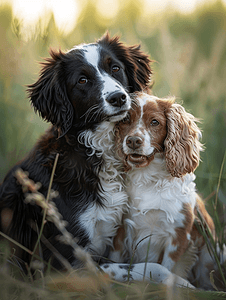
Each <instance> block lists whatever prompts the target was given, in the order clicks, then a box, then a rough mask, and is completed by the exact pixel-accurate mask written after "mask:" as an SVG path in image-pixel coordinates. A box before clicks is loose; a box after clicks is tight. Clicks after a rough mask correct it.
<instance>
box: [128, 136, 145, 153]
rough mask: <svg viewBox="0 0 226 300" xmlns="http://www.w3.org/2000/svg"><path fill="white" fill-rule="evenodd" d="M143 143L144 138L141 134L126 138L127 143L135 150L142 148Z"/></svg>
mask: <svg viewBox="0 0 226 300" xmlns="http://www.w3.org/2000/svg"><path fill="white" fill-rule="evenodd" d="M142 143H143V140H142V138H140V137H139V136H128V137H127V139H126V145H127V146H128V147H129V148H130V149H133V150H135V149H138V148H140V147H141V145H142Z"/></svg>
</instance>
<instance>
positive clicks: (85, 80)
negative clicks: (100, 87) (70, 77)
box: [78, 76, 88, 84]
mask: <svg viewBox="0 0 226 300" xmlns="http://www.w3.org/2000/svg"><path fill="white" fill-rule="evenodd" d="M87 82H88V79H87V78H86V77H85V76H82V77H80V78H79V80H78V83H79V84H86V83H87Z"/></svg>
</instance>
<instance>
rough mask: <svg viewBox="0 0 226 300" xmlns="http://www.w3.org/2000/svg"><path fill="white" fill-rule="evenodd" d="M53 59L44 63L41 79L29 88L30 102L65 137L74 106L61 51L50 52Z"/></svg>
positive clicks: (70, 122) (70, 123)
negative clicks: (68, 94)
mask: <svg viewBox="0 0 226 300" xmlns="http://www.w3.org/2000/svg"><path fill="white" fill-rule="evenodd" d="M50 55H51V58H47V59H46V60H45V62H44V63H42V66H43V68H42V70H41V73H40V76H39V79H38V80H37V81H36V82H35V83H34V84H31V85H29V86H28V89H27V91H28V93H29V96H30V101H31V103H32V105H33V107H34V109H35V111H37V112H38V113H39V114H40V115H41V117H42V118H43V119H44V120H46V121H49V122H51V123H52V124H53V125H54V126H56V127H57V128H58V129H59V132H60V135H61V136H63V135H65V134H66V133H67V132H68V130H69V129H70V128H71V126H72V121H73V106H72V104H71V102H70V101H69V99H68V96H67V92H66V84H65V79H64V74H63V68H62V61H63V58H64V56H65V54H64V53H62V52H61V51H53V50H50Z"/></svg>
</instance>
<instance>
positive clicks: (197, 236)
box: [191, 195, 215, 248]
mask: <svg viewBox="0 0 226 300" xmlns="http://www.w3.org/2000/svg"><path fill="white" fill-rule="evenodd" d="M197 209H198V211H199V213H200V215H201V216H202V219H203V221H204V224H203V227H204V229H205V230H206V233H207V234H208V232H207V226H208V228H209V230H210V232H211V233H212V235H213V238H215V226H214V223H213V220H212V218H211V217H210V215H209V214H208V212H207V210H206V208H205V204H204V202H203V200H202V199H201V198H200V197H199V195H197V197H196V207H195V210H194V214H195V217H196V221H197V223H199V224H200V226H201V220H200V219H199V218H198V213H197ZM191 239H192V240H193V241H194V242H195V243H196V245H197V247H199V248H200V247H203V246H204V244H205V240H204V238H203V236H202V234H201V233H200V232H199V230H198V228H197V225H196V224H195V223H194V224H193V227H192V231H191Z"/></svg>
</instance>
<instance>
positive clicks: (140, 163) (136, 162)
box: [126, 153, 153, 168]
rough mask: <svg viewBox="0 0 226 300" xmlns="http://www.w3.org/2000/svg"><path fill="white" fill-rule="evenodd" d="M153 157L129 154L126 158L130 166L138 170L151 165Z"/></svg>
mask: <svg viewBox="0 0 226 300" xmlns="http://www.w3.org/2000/svg"><path fill="white" fill-rule="evenodd" d="M152 159H153V158H152V155H151V156H145V155H141V154H136V153H133V154H128V155H127V156H126V162H127V164H128V165H130V166H134V167H136V168H143V167H146V166H148V165H149V164H150V162H151V160H152Z"/></svg>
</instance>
